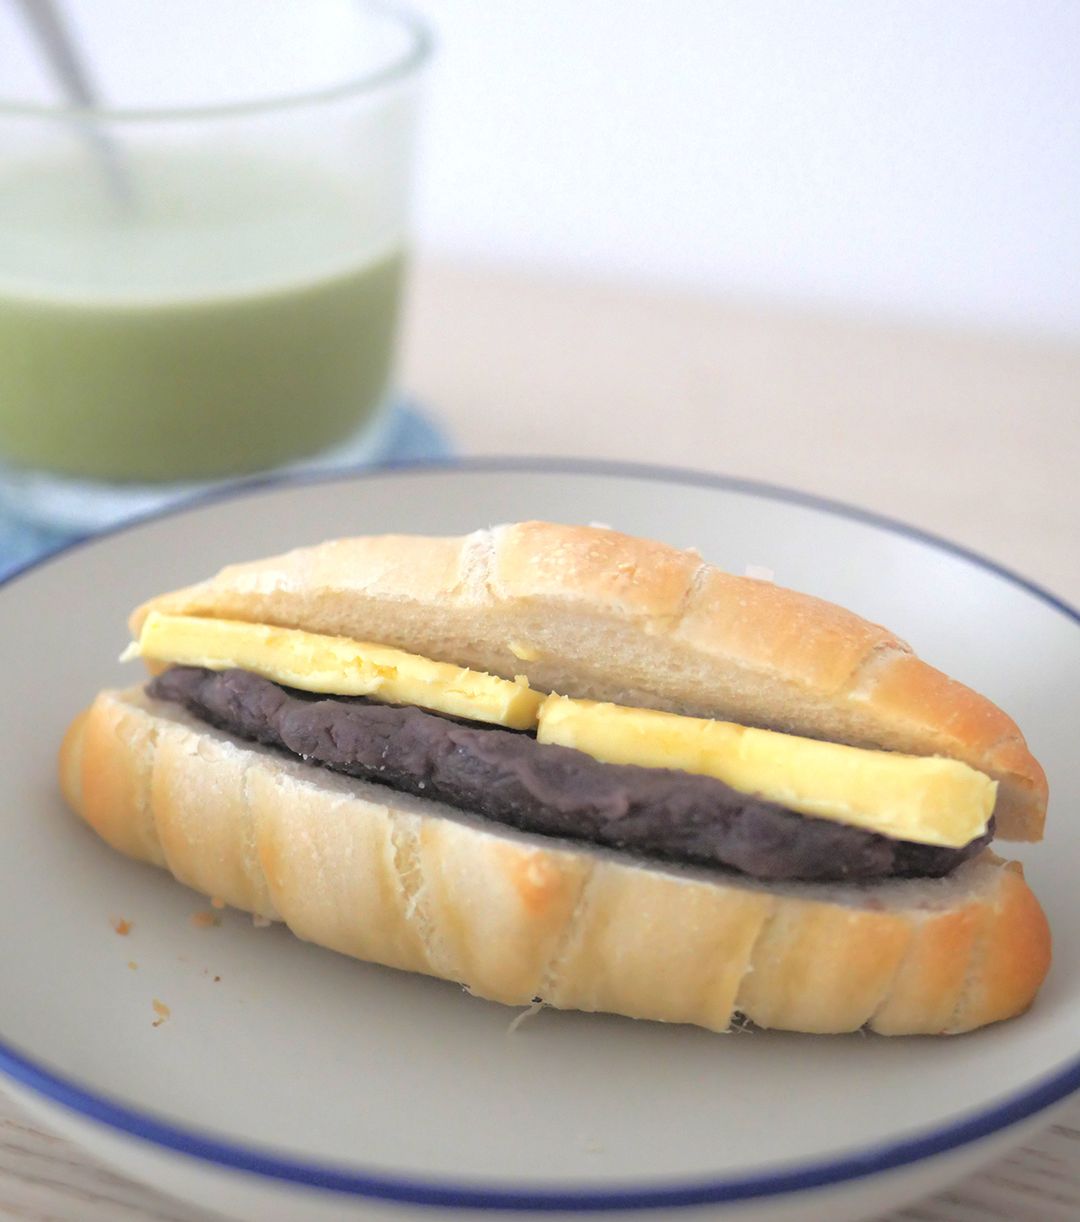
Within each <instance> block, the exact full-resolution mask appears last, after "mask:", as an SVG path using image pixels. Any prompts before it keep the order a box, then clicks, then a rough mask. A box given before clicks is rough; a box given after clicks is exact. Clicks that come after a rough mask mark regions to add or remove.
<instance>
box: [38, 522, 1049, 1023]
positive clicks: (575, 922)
mask: <svg viewBox="0 0 1080 1222" xmlns="http://www.w3.org/2000/svg"><path fill="white" fill-rule="evenodd" d="M130 628H131V632H132V636H133V640H132V643H131V645H130V646H129V648H128V651H127V653H126V655H125V656H126V657H129V658H136V657H137V658H141V659H143V661H144V662H145V664H146V666H147V667H148V669H149V671H150V674H151V677H150V679H149V680H148V681H146V682H144V683H141V684H137V685H136V686H133V687H131V688H129V689H127V690H125V691H103V692H101V693H100V694H99V695H98V696H97V698H96V699H95V700H94V702H93V703H92V704H91V706H90V707H89V708H88V709H87V710H85V711H84V712H82V713H80V714H79V715H78V716H77V717H76V718H75V720H74V721H73V723H72V725H71V727H70V728H69V730H68V732H67V734H66V736H65V738H64V742H63V744H62V747H61V750H60V779H61V785H62V789H63V792H64V795H65V797H66V800H67V802H68V803H69V805H70V806H71V807H72V808H73V809H74V810H75V811H76V812H77V813H78V814H79V815H80V816H81V817H82V818H83V819H84V820H85V821H86V822H87V823H88V824H89V825H90V826H91V827H92V828H93V829H94V830H95V831H96V832H97V833H98V834H99V835H100V836H101V837H102V838H103V839H104V840H106V841H107V842H108V843H109V844H110V845H112V846H113V847H114V848H116V849H118V850H120V851H121V852H123V853H126V854H128V855H129V856H131V857H134V858H137V859H139V860H141V861H146V862H151V863H153V864H155V865H158V866H161V867H164V868H165V869H166V870H168V871H169V872H170V873H172V874H173V875H174V876H175V878H177V879H178V880H179V881H180V882H181V883H184V884H186V885H187V886H189V887H192V888H194V889H195V890H196V891H199V892H201V893H203V894H204V895H207V896H211V897H213V898H214V899H215V900H216V901H218V902H219V903H220V902H224V903H225V904H227V905H230V906H232V907H235V908H238V909H242V910H245V911H247V912H250V913H253V914H255V915H256V917H258V918H266V919H268V920H271V921H283V922H284V923H285V924H286V925H287V926H288V927H289V928H290V929H291V930H292V931H293V933H295V934H296V935H297V936H299V937H300V938H303V939H307V940H309V941H312V942H315V943H318V944H319V945H321V946H324V947H329V948H331V949H333V950H336V951H340V952H343V953H344V954H347V955H352V956H355V957H357V958H359V959H363V960H367V961H370V962H375V963H379V964H384V965H387V966H389V967H392V968H398V969H402V970H406V971H413V972H423V973H427V974H429V975H433V976H437V977H441V978H444V979H446V980H450V981H454V982H456V983H458V984H459V985H462V986H464V988H465V989H466V990H467V991H468V992H470V993H472V994H474V995H476V996H479V997H483V998H487V999H490V1000H493V1001H497V1002H502V1003H504V1004H506V1005H509V1006H529V1005H533V1004H538V1003H543V1004H544V1005H548V1006H552V1007H556V1008H560V1009H576V1010H587V1011H604V1012H610V1013H616V1014H621V1015H626V1016H628V1017H631V1018H640V1019H653V1020H659V1021H664V1022H677V1023H693V1024H697V1025H699V1026H702V1027H706V1028H709V1029H712V1030H715V1031H727V1030H729V1029H731V1028H732V1026H733V1025H734V1024H744V1025H753V1026H757V1027H762V1028H781V1029H785V1030H792V1031H803V1032H816V1033H835V1032H850V1031H856V1030H860V1029H867V1030H870V1031H874V1032H879V1033H882V1034H885V1035H904V1034H953V1033H959V1032H964V1031H969V1030H971V1029H973V1028H976V1027H980V1026H983V1025H985V1024H987V1023H992V1022H996V1021H998V1020H1002V1019H1007V1018H1010V1017H1012V1016H1014V1015H1017V1014H1019V1013H1021V1012H1022V1011H1024V1010H1025V1009H1026V1008H1027V1007H1028V1006H1029V1005H1030V1004H1031V1002H1032V1000H1033V998H1034V996H1035V994H1036V992H1037V990H1038V988H1039V986H1040V984H1041V983H1042V981H1043V979H1044V977H1045V975H1046V972H1047V970H1048V968H1049V963H1050V934H1049V929H1048V926H1047V922H1046V918H1045V916H1044V914H1043V912H1042V909H1041V908H1040V906H1039V904H1038V901H1037V900H1036V899H1035V897H1034V895H1033V894H1032V892H1031V890H1030V889H1029V887H1028V886H1027V884H1026V882H1025V880H1024V876H1023V872H1022V870H1021V868H1020V866H1019V865H1018V864H1017V863H1015V862H1012V863H1010V862H1007V861H1005V860H1003V859H1002V858H1000V857H999V856H997V854H996V853H995V852H994V851H993V850H992V849H991V847H990V842H991V840H992V839H993V838H995V837H997V838H1001V839H1006V840H1009V839H1012V840H1021V841H1031V840H1037V839H1039V838H1040V837H1041V835H1042V830H1043V822H1044V818H1045V813H1046V802H1047V786H1046V778H1045V776H1044V774H1043V772H1042V769H1041V768H1040V766H1039V764H1038V763H1037V762H1036V760H1035V759H1034V758H1033V757H1032V755H1031V753H1030V751H1029V750H1028V748H1027V745H1026V743H1025V741H1024V738H1023V736H1022V734H1021V733H1020V731H1019V729H1018V728H1017V727H1016V725H1015V724H1014V723H1013V721H1011V720H1010V718H1009V717H1007V716H1006V714H1005V713H1003V712H1002V711H1001V710H1000V709H998V708H997V707H996V706H995V705H994V704H992V703H991V702H990V701H989V700H987V699H985V698H984V697H982V696H980V695H978V694H976V693H975V692H974V691H972V690H970V689H969V688H967V687H965V686H963V685H962V684H960V683H959V682H956V681H955V680H953V679H950V678H948V677H946V676H945V675H944V674H943V673H941V672H940V671H938V670H935V669H934V668H933V667H931V666H930V665H928V664H927V663H925V662H923V661H921V660H920V659H919V658H918V657H917V656H916V655H915V654H914V652H913V651H912V649H911V648H910V647H909V646H908V645H907V644H905V643H904V642H903V641H901V640H900V639H898V638H897V637H896V636H894V635H892V634H891V633H890V632H888V631H886V630H885V629H884V628H881V627H879V626H877V625H875V624H872V623H870V622H868V621H866V620H864V619H862V618H860V617H859V616H857V615H855V614H853V613H852V612H850V611H846V610H844V609H842V608H840V607H838V606H835V605H832V604H830V603H827V602H824V601H822V600H820V599H817V598H814V597H810V596H808V595H806V594H801V593H797V592H794V591H791V590H786V589H782V588H780V587H778V586H776V585H774V584H773V583H772V582H770V581H767V580H762V579H759V578H751V577H743V576H735V575H732V574H729V573H726V572H723V571H721V570H720V569H718V568H715V567H713V566H712V565H710V564H707V563H705V562H704V561H703V560H702V559H701V557H700V556H699V555H698V554H697V553H696V552H694V551H681V550H677V549H675V548H673V547H669V546H666V545H664V544H661V543H657V542H651V541H648V540H644V539H639V538H633V537H630V536H627V535H623V534H620V533H617V532H615V531H613V530H609V529H605V528H599V527H581V526H562V525H556V524H552V523H546V522H524V523H518V524H514V525H507V526H499V527H496V528H494V529H492V530H482V531H477V532H475V533H473V534H470V535H468V536H465V537H463V538H429V537H419V536H372V537H365V538H353V539H340V540H336V541H332V542H327V543H322V544H320V545H318V546H313V547H309V548H302V549H299V550H296V551H292V552H289V553H287V554H285V555H281V556H276V557H273V558H270V559H266V560H259V561H255V562H252V563H246V564H238V565H233V566H230V567H228V568H225V569H224V570H222V571H221V572H220V573H219V574H218V575H217V576H216V577H213V578H211V579H209V580H207V581H204V582H201V583H199V584H196V585H193V586H189V587H187V588H184V589H181V590H177V591H175V592H172V593H167V594H163V595H160V596H159V597H156V598H153V599H151V600H150V601H149V602H147V603H145V604H144V605H142V606H140V607H139V608H137V609H136V610H135V611H134V613H133V614H132V616H131V620H130Z"/></svg>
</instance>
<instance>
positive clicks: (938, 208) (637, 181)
mask: <svg viewBox="0 0 1080 1222" xmlns="http://www.w3.org/2000/svg"><path fill="white" fill-rule="evenodd" d="M411 3H412V5H413V7H415V8H419V9H420V10H422V11H423V12H425V13H426V14H427V15H428V16H429V18H430V19H431V21H432V22H433V23H434V24H435V26H436V27H437V29H438V31H439V35H440V39H441V50H440V53H439V58H438V61H437V64H436V67H435V69H434V71H433V73H432V77H431V81H430V95H429V107H428V113H427V126H426V139H425V147H424V162H423V169H422V176H421V188H422V189H421V208H420V222H421V234H422V239H423V241H424V242H425V243H426V244H427V245H428V246H429V247H431V248H434V249H436V250H439V251H444V252H449V253H453V254H459V255H466V256H482V257H484V258H487V259H492V260H512V261H519V262H520V261H526V262H529V263H535V264H544V265H555V266H558V267H568V268H574V269H582V270H585V271H588V272H590V273H600V274H604V275H612V274H614V275H626V276H632V277H634V278H641V277H648V278H660V279H664V280H669V281H675V282H681V283H685V284H688V285H694V286H703V287H706V288H708V289H715V290H718V291H723V292H729V291H737V292H743V293H750V294H754V295H766V296H768V295H779V296H781V297H784V298H791V299H796V300H798V299H806V298H811V299H819V300H823V301H825V302H827V303H831V304H841V305H846V306H856V307H859V308H864V307H865V308H869V309H874V310H887V311H891V312H898V313H910V314H915V315H925V316H929V317H934V318H944V319H949V320H955V321H960V322H965V323H976V324H990V325H998V324H1004V325H1008V326H1016V327H1022V328H1025V329H1037V330H1048V331H1055V332H1068V333H1080V0H411Z"/></svg>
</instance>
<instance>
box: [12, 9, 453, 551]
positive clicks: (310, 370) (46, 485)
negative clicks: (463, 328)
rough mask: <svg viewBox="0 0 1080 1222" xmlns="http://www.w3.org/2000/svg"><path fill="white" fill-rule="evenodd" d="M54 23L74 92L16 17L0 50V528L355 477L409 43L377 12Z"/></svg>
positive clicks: (397, 165)
mask: <svg viewBox="0 0 1080 1222" xmlns="http://www.w3.org/2000/svg"><path fill="white" fill-rule="evenodd" d="M0 7H2V6H0ZM16 10H18V11H21V10H19V6H16ZM271 10H272V11H271ZM63 12H64V14H65V20H64V23H63V24H64V27H65V28H66V29H67V30H68V33H69V34H71V36H72V37H73V39H74V43H75V45H76V48H77V51H78V57H79V58H80V59H81V61H82V67H83V68H84V69H85V72H84V73H83V75H84V76H85V80H86V81H89V82H90V85H89V86H87V85H86V84H85V82H83V83H77V82H76V84H77V88H75V87H73V79H74V78H72V77H71V74H70V72H68V71H67V70H66V69H64V70H63V71H61V70H60V68H59V67H58V66H57V65H58V64H60V62H61V61H59V60H56V59H55V58H53V59H51V60H50V59H48V58H46V59H44V60H43V59H42V47H43V46H44V45H46V44H45V43H40V44H39V43H38V42H36V41H35V39H34V38H33V37H31V36H30V34H29V31H30V30H31V29H36V28H37V26H36V25H35V24H34V23H32V22H27V21H20V20H18V19H16V20H15V24H14V26H13V27H12V29H11V30H10V31H9V35H11V34H13V35H14V36H15V41H14V44H13V43H12V38H11V37H10V36H8V35H5V38H4V39H2V40H0V42H3V44H4V45H3V47H0V66H3V67H4V68H5V73H3V74H0V75H2V76H4V79H5V81H8V82H10V81H11V80H14V81H15V86H14V91H13V92H12V90H11V87H10V85H9V84H5V86H4V88H3V89H0V94H3V95H4V96H0V511H9V512H10V511H14V512H15V513H16V514H20V515H22V516H24V517H26V518H28V519H33V520H36V521H38V522H40V523H44V524H47V525H51V526H54V527H57V526H59V527H62V528H66V529H72V530H79V531H82V530H86V529H88V528H93V527H97V526H104V525H107V524H109V523H110V522H115V521H118V520H120V519H122V518H124V517H126V516H128V515H130V514H132V513H137V512H141V511H145V510H149V509H154V508H157V507H159V506H161V505H163V504H167V503H168V502H170V501H173V500H175V499H177V498H179V497H184V496H187V495H189V494H190V493H192V492H194V491H196V490H198V489H200V488H203V487H205V486H207V485H210V484H212V483H214V482H215V481H221V480H228V479H234V478H238V477H243V476H247V475H251V474H253V473H256V472H262V471H270V470H281V469H290V470H291V469H293V468H294V467H296V466H298V465H304V466H308V467H310V466H312V465H319V466H326V465H330V464H333V463H344V462H348V463H355V462H360V461H364V460H365V459H374V458H375V457H376V456H377V455H378V454H379V453H380V445H381V437H382V436H385V434H382V432H381V430H380V429H378V428H377V421H378V420H379V418H380V409H381V408H382V407H383V406H384V405H385V404H386V403H387V402H388V401H389V398H390V393H391V383H392V378H393V365H394V355H395V342H396V337H397V331H398V323H399V315H400V307H401V299H402V289H403V278H404V266H405V262H406V257H405V252H406V250H407V246H408V241H407V235H408V225H409V197H410V194H411V167H412V156H413V143H414V133H415V120H416V110H417V103H418V100H419V78H420V74H421V69H422V68H423V65H424V63H425V61H426V59H427V55H428V49H429V41H428V36H427V32H426V30H425V28H424V26H423V24H422V23H421V22H419V21H417V20H416V19H414V18H412V17H411V16H410V15H409V14H408V13H406V12H404V11H402V10H399V9H397V8H396V7H394V8H391V7H388V6H384V5H383V4H382V3H380V2H379V0H350V2H349V3H348V4H338V3H333V4H318V5H312V4H311V3H310V2H309V0H279V2H278V3H275V4H274V5H272V6H266V5H265V4H263V3H261V0H214V3H213V4H205V5H195V6H193V5H192V4H191V3H190V0H155V3H154V4H152V5H150V4H148V5H132V4H130V2H129V0H65V4H64V6H63ZM0 24H3V23H2V22H0ZM9 24H10V23H9ZM5 28H7V27H5ZM23 36H25V37H23ZM20 39H21V41H20ZM20 47H21V50H20ZM50 64H51V66H52V69H53V70H52V71H50V70H49V65H50ZM5 91H7V92H6V93H5Z"/></svg>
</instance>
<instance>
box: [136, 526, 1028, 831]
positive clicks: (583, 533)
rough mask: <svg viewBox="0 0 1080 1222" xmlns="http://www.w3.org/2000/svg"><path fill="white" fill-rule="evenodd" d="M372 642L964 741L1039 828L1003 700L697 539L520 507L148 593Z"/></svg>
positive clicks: (606, 686)
mask: <svg viewBox="0 0 1080 1222" xmlns="http://www.w3.org/2000/svg"><path fill="white" fill-rule="evenodd" d="M151 610H158V611H162V612H167V613H171V614H183V615H210V616H219V617H223V618H231V619H240V620H248V621H253V622H259V623H268V624H276V625H278V626H281V627H288V628H304V629H306V630H308V631H310V632H324V633H331V634H336V635H341V636H349V637H354V638H356V639H359V640H370V641H378V642H381V643H384V644H388V645H394V646H397V647H398V648H401V649H407V650H409V651H410V652H412V653H418V654H423V655H425V656H427V657H431V658H436V659H439V660H442V661H448V662H456V663H458V664H459V665H467V666H472V667H475V668H477V669H481V670H486V671H489V672H491V673H492V674H498V675H503V676H505V677H512V676H513V675H518V674H524V675H526V676H527V677H528V679H529V682H530V683H531V684H532V685H533V686H534V687H537V688H539V689H542V690H545V691H559V692H562V693H564V694H568V695H573V696H579V697H585V698H590V699H594V700H611V701H614V702H616V703H619V704H630V705H640V706H643V707H649V708H658V709H668V710H671V711H673V712H678V713H685V714H690V715H694V716H698V717H714V718H722V719H725V720H730V721H737V722H741V723H743V724H754V725H762V726H768V727H771V728H774V729H779V730H785V731H788V732H790V733H795V734H803V735H808V736H811V737H815V738H823V739H830V740H832V741H836V742H846V743H851V744H854V745H857V746H867V747H883V748H886V749H888V750H895V751H906V752H910V753H911V754H915V755H944V756H949V757H952V758H954V759H959V760H963V761H964V762H965V763H967V764H970V765H971V766H972V767H974V768H978V769H980V770H981V771H983V772H986V773H988V774H989V775H991V776H992V777H994V778H995V779H996V780H997V781H999V783H1000V788H999V794H998V803H997V808H996V817H997V828H998V834H999V835H1000V836H1002V837H1003V838H1005V839H1012V840H1038V839H1039V838H1040V837H1041V835H1042V828H1043V821H1044V818H1045V814H1046V800H1047V789H1046V777H1045V775H1044V773H1043V771H1042V769H1041V767H1040V766H1039V764H1038V761H1037V760H1035V759H1034V757H1033V756H1032V755H1031V753H1030V751H1029V750H1028V748H1027V744H1026V743H1025V742H1024V738H1023V735H1022V734H1021V733H1020V731H1019V729H1018V728H1017V726H1016V725H1015V723H1014V722H1013V721H1012V720H1011V719H1010V718H1009V717H1007V716H1006V715H1005V713H1003V712H1002V711H1001V710H1000V709H999V708H998V707H997V706H996V705H994V704H993V703H991V701H989V700H987V699H986V698H985V697H983V696H980V695H978V694H977V693H976V692H973V691H971V690H970V688H967V687H964V685H963V684H961V683H958V682H956V681H955V680H953V679H950V678H948V677H947V676H946V675H944V674H942V673H941V672H940V671H938V670H935V669H934V668H933V667H932V666H929V665H927V664H926V663H925V662H922V661H921V660H920V659H919V658H917V657H916V656H915V654H914V653H913V651H912V649H911V647H910V646H909V645H907V644H905V642H903V641H901V640H900V639H899V638H897V637H896V636H894V635H893V634H892V633H890V632H888V631H886V630H885V629H884V628H881V627H879V626H878V625H877V624H872V623H870V622H868V621H867V620H864V619H862V618H860V617H859V616H857V615H855V614H853V613H852V612H850V611H845V610H844V609H843V608H841V607H837V606H834V605H833V604H832V603H828V602H824V601H823V600H821V599H818V598H813V597H811V596H810V595H807V594H799V593H796V592H795V591H792V590H785V589H783V588H781V587H779V586H775V585H773V584H772V583H770V582H766V581H760V580H757V579H755V578H750V577H736V576H733V575H732V574H730V573H725V572H722V571H721V570H720V569H717V568H714V567H713V566H712V565H709V564H706V563H705V562H704V561H702V559H701V557H700V556H698V555H697V554H696V553H695V552H684V551H679V550H677V549H676V548H673V547H668V546H666V545H665V544H662V543H655V542H651V541H648V540H644V539H636V538H632V537H630V536H628V535H623V534H619V533H617V532H616V531H611V530H604V529H600V528H595V527H583V526H560V525H555V524H552V523H548V522H522V523H518V524H515V525H510V526H497V527H495V528H494V529H492V530H483V531H476V532H475V533H473V534H471V535H466V536H464V537H461V538H427V537H421V536H414V535H382V536H371V537H366V538H357V539H339V540H336V541H333V542H329V543H323V544H320V545H319V546H316V547H309V548H301V549H299V550H296V551H292V552H288V553H286V554H285V555H282V556H275V557H271V558H270V559H266V560H258V561H253V562H251V563H248V564H238V565H231V566H229V567H228V568H225V569H223V570H222V571H221V572H220V573H219V574H218V575H217V576H216V577H214V578H212V579H210V580H209V581H204V582H201V583H200V584H198V585H194V586H189V587H187V588H186V589H183V590H178V591H176V592H174V593H171V594H164V595H162V596H160V597H158V598H155V599H152V600H151V601H150V602H148V603H145V604H143V606H141V607H139V608H138V609H137V610H136V611H135V612H134V613H133V615H132V617H131V627H132V630H133V631H134V632H135V633H136V634H137V633H138V631H139V629H140V627H141V625H142V622H143V620H144V619H145V618H146V615H147V614H148V612H150V611H151Z"/></svg>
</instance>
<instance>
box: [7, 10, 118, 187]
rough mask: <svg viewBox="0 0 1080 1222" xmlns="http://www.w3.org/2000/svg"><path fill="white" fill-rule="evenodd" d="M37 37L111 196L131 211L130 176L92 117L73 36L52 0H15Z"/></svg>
mask: <svg viewBox="0 0 1080 1222" xmlns="http://www.w3.org/2000/svg"><path fill="white" fill-rule="evenodd" d="M15 3H16V4H17V5H18V6H19V7H20V8H21V9H22V12H23V17H24V19H25V21H26V24H27V26H28V27H29V28H30V31H31V32H32V34H33V35H34V37H35V38H36V40H37V43H38V46H39V47H40V49H41V52H42V54H43V56H44V58H45V60H46V61H47V63H48V65H49V68H50V69H51V71H52V74H53V76H54V77H55V78H56V81H57V83H58V84H59V86H60V88H61V89H62V91H63V94H64V97H65V99H66V100H67V101H68V102H69V103H71V104H72V106H73V107H74V108H76V110H78V111H82V112H84V113H82V114H78V115H76V116H74V122H75V123H76V124H77V125H78V127H79V128H80V129H81V131H82V133H83V136H84V138H85V139H86V140H87V142H88V143H89V144H90V145H91V147H92V148H93V151H94V154H95V156H96V157H97V159H98V163H99V164H100V166H101V168H102V171H103V172H104V174H105V177H106V179H107V180H108V183H109V188H110V191H111V193H112V195H113V197H114V199H115V200H116V201H117V202H118V203H119V204H121V205H122V206H123V208H124V209H125V210H126V211H130V209H131V207H132V204H133V202H134V196H133V192H132V187H131V178H130V175H129V174H128V172H127V168H126V166H125V165H124V161H123V158H122V157H121V155H120V152H119V150H118V148H117V146H116V143H115V141H114V140H112V139H111V138H110V136H109V135H108V133H107V132H106V131H104V130H103V129H102V127H101V125H100V123H98V122H96V121H95V120H94V118H93V115H92V113H90V112H92V111H93V110H94V109H95V108H96V107H97V106H98V103H99V95H98V92H97V90H96V89H95V88H94V86H93V84H92V83H91V80H90V75H89V73H88V72H87V70H86V66H85V64H84V63H83V62H82V60H81V59H80V57H79V54H78V52H77V50H76V47H75V41H74V38H73V37H72V36H71V33H70V31H69V30H68V29H67V27H66V26H65V24H64V19H63V17H62V16H61V14H60V10H59V9H58V8H57V6H56V4H55V3H54V0H15Z"/></svg>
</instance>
